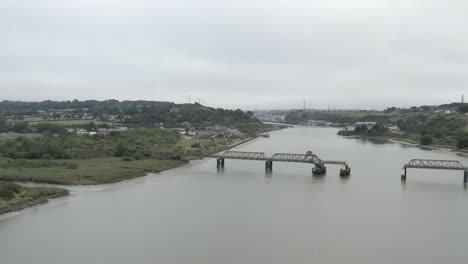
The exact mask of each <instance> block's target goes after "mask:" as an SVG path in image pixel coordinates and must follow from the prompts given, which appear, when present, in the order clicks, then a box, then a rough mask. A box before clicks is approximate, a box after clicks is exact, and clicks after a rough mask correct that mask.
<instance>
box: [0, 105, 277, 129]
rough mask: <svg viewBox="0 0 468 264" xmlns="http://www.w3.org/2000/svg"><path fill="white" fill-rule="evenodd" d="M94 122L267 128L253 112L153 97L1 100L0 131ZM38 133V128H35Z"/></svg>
mask: <svg viewBox="0 0 468 264" xmlns="http://www.w3.org/2000/svg"><path fill="white" fill-rule="evenodd" d="M91 122H92V123H93V125H94V126H98V127H102V126H115V125H117V124H120V125H125V126H128V127H155V126H160V125H161V124H163V125H164V126H165V127H169V128H170V127H183V126H187V125H188V126H191V127H194V128H203V127H207V126H213V125H220V126H226V127H229V128H235V129H238V130H240V131H241V132H244V133H245V134H247V135H249V136H252V135H254V134H256V133H260V132H263V131H265V130H266V129H268V126H267V125H264V124H262V123H261V122H259V121H258V120H257V119H255V118H253V113H252V112H243V111H241V110H239V109H237V110H226V109H221V108H216V109H215V108H211V107H206V106H203V105H201V104H198V103H195V104H174V103H170V102H152V101H123V102H120V101H117V100H107V101H93V100H91V101H77V100H74V101H64V102H54V101H44V102H13V101H2V102H0V133H2V132H15V133H34V132H37V131H38V130H39V129H38V128H37V126H38V125H39V124H44V123H45V124H50V125H56V126H62V127H63V126H68V127H73V128H86V129H87V130H88V131H95V128H93V127H88V126H89V125H90V123H91ZM38 133H40V132H38Z"/></svg>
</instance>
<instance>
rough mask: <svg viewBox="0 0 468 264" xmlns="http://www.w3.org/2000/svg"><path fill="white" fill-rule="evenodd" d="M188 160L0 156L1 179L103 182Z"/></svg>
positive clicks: (66, 183) (143, 173)
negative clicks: (49, 159)
mask: <svg viewBox="0 0 468 264" xmlns="http://www.w3.org/2000/svg"><path fill="white" fill-rule="evenodd" d="M185 163H186V161H181V160H158V159H143V160H134V159H132V158H96V159H76V160H67V161H48V160H12V159H0V164H1V167H2V168H0V179H3V180H8V181H32V182H41V183H52V184H63V185H73V184H82V185H85V184H104V183H113V182H118V181H122V180H126V179H131V178H135V177H139V176H144V175H146V173H148V172H155V173H157V172H161V171H164V170H167V169H171V168H175V167H178V166H181V165H183V164H185ZM5 164H8V165H7V166H5Z"/></svg>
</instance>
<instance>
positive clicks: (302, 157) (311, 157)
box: [210, 151, 351, 176]
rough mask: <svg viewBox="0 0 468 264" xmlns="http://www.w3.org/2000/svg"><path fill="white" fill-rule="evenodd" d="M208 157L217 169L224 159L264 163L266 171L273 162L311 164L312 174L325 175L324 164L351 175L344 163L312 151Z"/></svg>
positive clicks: (229, 153) (220, 154) (217, 154)
mask: <svg viewBox="0 0 468 264" xmlns="http://www.w3.org/2000/svg"><path fill="white" fill-rule="evenodd" d="M210 157H211V158H216V166H217V167H218V168H224V160H225V159H238V160H259V161H265V169H266V170H267V171H271V170H273V161H275V162H301V163H312V164H314V166H315V167H314V168H313V169H312V172H313V173H314V174H325V173H326V167H325V165H326V164H334V165H342V166H343V168H342V169H341V170H340V175H341V176H349V175H350V173H351V168H350V167H349V166H348V164H347V163H346V161H335V160H322V159H320V158H319V157H318V156H317V155H315V154H313V153H312V151H307V152H306V153H305V154H295V153H275V154H273V155H271V156H268V155H267V154H265V153H264V152H251V151H224V152H220V153H216V154H213V155H211V156H210Z"/></svg>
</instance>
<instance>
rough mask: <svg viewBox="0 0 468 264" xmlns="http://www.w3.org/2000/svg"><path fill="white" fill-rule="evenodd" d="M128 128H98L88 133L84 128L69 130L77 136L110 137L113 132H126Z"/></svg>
mask: <svg viewBox="0 0 468 264" xmlns="http://www.w3.org/2000/svg"><path fill="white" fill-rule="evenodd" d="M127 130H128V127H116V128H98V129H96V131H88V130H86V129H83V128H77V129H75V128H69V129H67V131H68V132H70V133H76V134H77V135H90V136H93V135H109V134H110V133H112V132H124V131H127Z"/></svg>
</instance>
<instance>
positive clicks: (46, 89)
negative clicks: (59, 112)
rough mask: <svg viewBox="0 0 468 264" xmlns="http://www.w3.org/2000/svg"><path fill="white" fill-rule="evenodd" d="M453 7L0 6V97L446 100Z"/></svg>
mask: <svg viewBox="0 0 468 264" xmlns="http://www.w3.org/2000/svg"><path fill="white" fill-rule="evenodd" d="M467 13H468V4H466V3H465V2H464V1H456V0H448V1H442V0H440V1H435V0H432V1H415V0H413V1H412V0H407V1H403V0H397V1H395V0H393V1H390V0H380V1H371V0H354V1H350V0H346V1H345V0H321V1H313V2H312V1H299V0H296V1H286V0H276V1H262V0H250V1H246V0H245V1H214V0H199V1H184V0H173V1H144V0H134V1H131V0H122V1H111V0H93V1H92V0H84V1H71V0H45V1H35V0H3V1H2V2H1V3H0V35H1V39H2V41H1V42H0V90H1V97H0V100H1V99H19V100H43V99H67V100H69V99H74V98H78V99H86V98H97V99H107V98H115V99H153V100H169V101H176V102H184V101H186V100H187V98H188V96H189V95H191V96H192V97H193V98H195V99H197V98H199V97H200V98H203V99H204V100H205V102H206V103H207V104H209V105H213V106H222V107H230V108H237V107H241V108H293V107H300V106H301V104H302V99H303V98H306V99H309V100H310V101H311V102H312V106H313V107H316V108H324V107H327V105H328V103H331V104H333V105H335V106H336V107H338V108H361V107H364V108H385V107H387V106H392V105H396V106H410V105H418V104H438V103H447V102H451V101H454V100H457V99H458V98H459V96H460V94H461V93H462V92H463V88H464V86H466V83H467V81H468V75H467V74H466V73H467V71H468V46H466V43H467V42H468V32H467V31H466V28H467V27H468V18H467V17H466V14H467Z"/></svg>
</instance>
